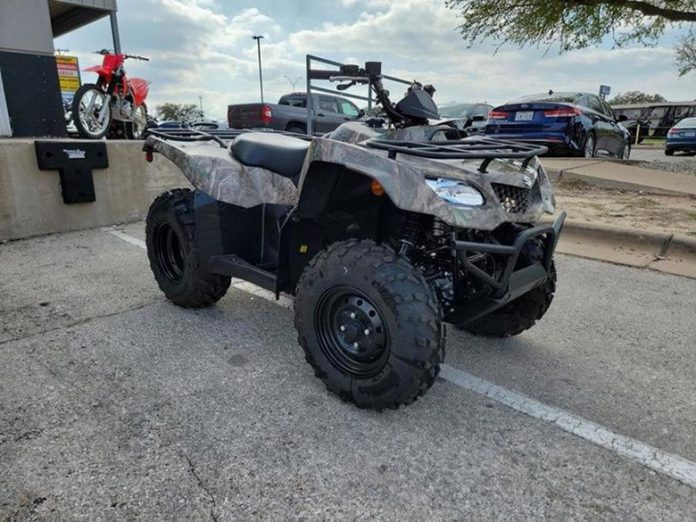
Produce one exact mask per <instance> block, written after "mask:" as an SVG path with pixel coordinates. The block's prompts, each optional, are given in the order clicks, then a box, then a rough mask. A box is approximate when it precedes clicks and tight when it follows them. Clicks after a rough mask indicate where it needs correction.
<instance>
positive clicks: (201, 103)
mask: <svg viewBox="0 0 696 522" xmlns="http://www.w3.org/2000/svg"><path fill="white" fill-rule="evenodd" d="M198 106H199V107H200V109H201V114H203V95H202V94H199V95H198Z"/></svg>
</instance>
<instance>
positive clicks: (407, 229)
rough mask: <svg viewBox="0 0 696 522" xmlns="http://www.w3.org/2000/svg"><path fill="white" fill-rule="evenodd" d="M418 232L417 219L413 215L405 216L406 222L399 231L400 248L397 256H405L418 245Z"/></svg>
mask: <svg viewBox="0 0 696 522" xmlns="http://www.w3.org/2000/svg"><path fill="white" fill-rule="evenodd" d="M419 232H420V221H419V220H418V217H417V216H416V215H414V214H408V215H407V216H406V222H405V223H404V226H403V228H402V229H401V240H400V243H401V247H400V248H399V255H402V256H407V255H408V251H409V250H410V249H411V248H412V247H413V246H414V245H416V244H418V235H419Z"/></svg>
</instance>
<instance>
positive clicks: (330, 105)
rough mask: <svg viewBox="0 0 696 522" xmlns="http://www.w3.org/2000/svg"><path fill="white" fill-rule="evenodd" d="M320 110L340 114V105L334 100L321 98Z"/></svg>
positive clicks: (326, 97) (325, 97)
mask: <svg viewBox="0 0 696 522" xmlns="http://www.w3.org/2000/svg"><path fill="white" fill-rule="evenodd" d="M319 109H320V110H322V111H326V112H338V105H336V100H335V99H334V98H329V97H328V96H319Z"/></svg>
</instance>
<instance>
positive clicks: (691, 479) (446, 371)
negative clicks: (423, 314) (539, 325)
mask: <svg viewBox="0 0 696 522" xmlns="http://www.w3.org/2000/svg"><path fill="white" fill-rule="evenodd" d="M440 377H442V378H443V379H445V380H447V381H449V382H451V383H453V384H456V385H457V386H460V387H462V388H465V389H467V390H469V391H472V392H475V393H478V394H481V395H484V396H486V397H488V398H489V399H493V400H494V401H497V402H499V403H501V404H504V405H505V406H508V407H509V408H512V409H513V410H516V411H519V412H522V413H524V414H526V415H529V416H530V417H534V418H535V419H540V420H543V421H546V422H550V423H551V424H554V425H556V426H557V427H558V428H560V429H562V430H563V431H567V432H568V433H572V434H573V435H577V436H578V437H580V438H582V439H585V440H587V441H589V442H591V443H593V444H596V445H597V446H601V447H602V448H606V449H608V450H610V451H613V452H614V453H617V454H618V455H621V456H623V457H628V458H630V459H633V460H635V461H636V462H639V463H640V464H642V465H643V466H646V467H648V468H650V469H652V470H654V471H657V472H658V473H662V474H663V475H667V476H669V477H672V478H674V479H677V480H678V481H680V482H683V483H684V484H687V485H689V486H691V487H693V488H696V463H694V462H691V461H689V460H686V459H684V458H682V457H680V456H679V455H673V454H671V453H666V452H664V451H661V450H659V449H657V448H654V447H652V446H649V445H647V444H643V443H642V442H640V441H638V440H635V439H632V438H630V437H625V436H623V435H619V434H618V433H614V432H613V431H611V430H609V429H607V428H605V427H604V426H600V425H599V424H596V423H594V422H592V421H589V420H586V419H583V418H581V417H578V416H576V415H573V414H572V413H569V412H567V411H565V410H562V409H560V408H555V407H553V406H548V405H546V404H543V403H541V402H539V401H535V400H534V399H531V398H529V397H527V396H525V395H522V394H521V393H517V392H514V391H511V390H508V389H506V388H503V387H502V386H498V385H497V384H493V383H492V382H489V381H486V380H484V379H481V378H479V377H476V376H475V375H471V374H470V373H467V372H464V371H462V370H458V369H457V368H453V367H452V366H450V365H449V364H443V365H442V366H441V368H440Z"/></svg>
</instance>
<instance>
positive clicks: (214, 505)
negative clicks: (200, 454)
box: [184, 455, 218, 522]
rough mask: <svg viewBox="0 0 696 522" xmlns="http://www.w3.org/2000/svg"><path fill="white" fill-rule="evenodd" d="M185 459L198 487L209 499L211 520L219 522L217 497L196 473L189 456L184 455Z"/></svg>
mask: <svg viewBox="0 0 696 522" xmlns="http://www.w3.org/2000/svg"><path fill="white" fill-rule="evenodd" d="M184 458H185V459H186V462H188V466H189V473H191V475H193V477H194V478H195V479H196V482H197V483H198V487H199V488H200V489H201V490H202V491H203V492H205V494H206V495H207V497H208V501H209V503H210V518H211V519H213V520H214V521H215V522H218V518H217V515H216V514H215V510H216V509H217V502H215V495H213V493H212V492H211V491H210V490H209V489H208V486H206V485H205V482H204V481H203V480H202V479H201V477H200V476H199V475H198V472H197V471H196V466H195V465H194V464H193V462H192V461H191V459H190V458H189V456H188V455H184Z"/></svg>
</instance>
